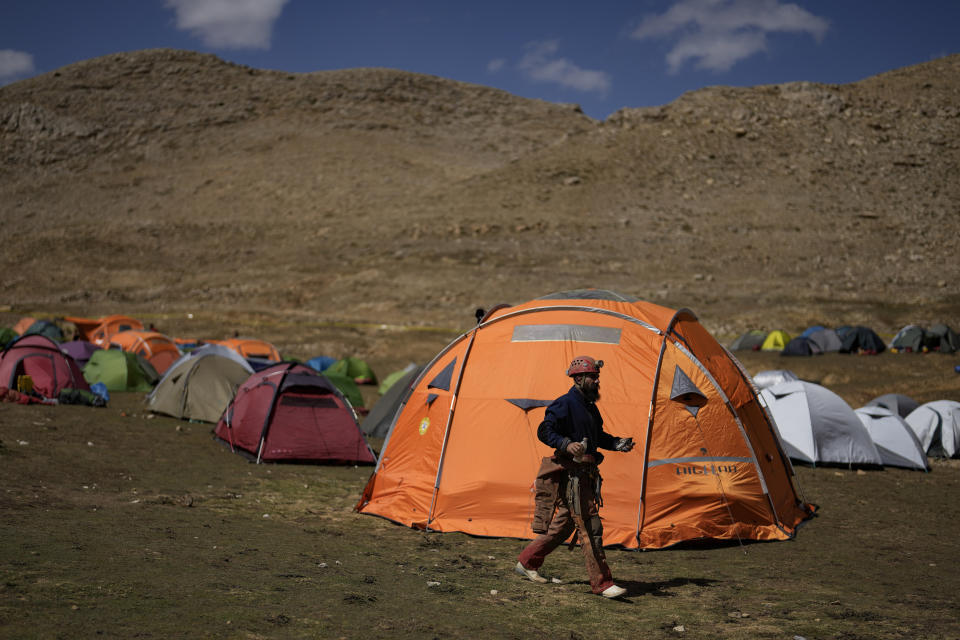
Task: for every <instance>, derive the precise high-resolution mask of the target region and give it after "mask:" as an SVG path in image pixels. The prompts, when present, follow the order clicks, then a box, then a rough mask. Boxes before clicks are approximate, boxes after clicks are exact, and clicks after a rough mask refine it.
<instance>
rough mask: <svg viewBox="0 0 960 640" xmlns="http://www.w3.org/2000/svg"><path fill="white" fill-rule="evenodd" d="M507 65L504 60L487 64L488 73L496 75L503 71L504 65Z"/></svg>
mask: <svg viewBox="0 0 960 640" xmlns="http://www.w3.org/2000/svg"><path fill="white" fill-rule="evenodd" d="M505 64H507V61H506V60H504V59H503V58H496V59H494V60H491V61H490V62H488V63H487V71H489V72H490V73H496V72H497V71H500V69H503V65H505Z"/></svg>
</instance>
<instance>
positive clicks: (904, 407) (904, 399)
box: [866, 393, 920, 418]
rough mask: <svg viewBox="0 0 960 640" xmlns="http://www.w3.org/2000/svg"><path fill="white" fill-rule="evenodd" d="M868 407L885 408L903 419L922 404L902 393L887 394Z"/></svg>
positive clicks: (871, 402)
mask: <svg viewBox="0 0 960 640" xmlns="http://www.w3.org/2000/svg"><path fill="white" fill-rule="evenodd" d="M866 406H868V407H885V408H887V409H889V410H890V411H892V412H893V413H895V414H897V415H898V416H900V417H901V418H906V417H907V416H908V415H910V414H911V413H912V412H913V410H914V409H916V408H917V407H919V406H920V403H919V402H917V401H916V400H914V399H913V398H911V397H909V396H905V395H903V394H902V393H885V394H884V395H882V396H877V397H876V398H874V399H873V400H871V401H870V402H868V403H867V404H866Z"/></svg>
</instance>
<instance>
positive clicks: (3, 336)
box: [0, 327, 20, 349]
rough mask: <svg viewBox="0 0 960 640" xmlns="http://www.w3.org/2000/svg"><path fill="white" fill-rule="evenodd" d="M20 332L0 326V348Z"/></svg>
mask: <svg viewBox="0 0 960 640" xmlns="http://www.w3.org/2000/svg"><path fill="white" fill-rule="evenodd" d="M19 335H20V334H18V333H17V332H16V331H14V330H13V329H11V328H9V327H3V328H0V349H3V348H4V347H6V346H7V345H8V344H10V343H11V342H12V341H13V340H15V339H16V338H17V337H18V336H19Z"/></svg>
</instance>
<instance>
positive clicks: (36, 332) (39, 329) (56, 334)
mask: <svg viewBox="0 0 960 640" xmlns="http://www.w3.org/2000/svg"><path fill="white" fill-rule="evenodd" d="M23 335H25V336H46V337H48V338H50V339H51V340H53V341H54V342H63V331H61V330H60V327H58V326H57V324H56V323H55V322H54V321H53V320H37V321H36V322H34V323H33V324H32V325H30V326H29V327H27V330H26V331H24V332H23Z"/></svg>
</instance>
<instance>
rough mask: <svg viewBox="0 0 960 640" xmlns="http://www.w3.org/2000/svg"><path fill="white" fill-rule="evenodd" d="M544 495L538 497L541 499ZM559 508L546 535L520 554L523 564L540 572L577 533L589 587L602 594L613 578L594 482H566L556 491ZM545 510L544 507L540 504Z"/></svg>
mask: <svg viewBox="0 0 960 640" xmlns="http://www.w3.org/2000/svg"><path fill="white" fill-rule="evenodd" d="M540 498H541V495H540V494H539V493H538V494H537V499H538V500H539V499H540ZM555 500H556V502H555V504H554V505H553V507H554V508H555V509H556V511H555V512H554V515H553V519H552V520H551V521H550V526H549V528H548V529H547V532H546V533H542V534H540V535H539V536H537V537H536V538H535V539H534V540H533V542H531V543H530V544H528V545H527V546H526V547H525V548H524V549H523V551H522V552H521V553H520V557H519V558H518V559H519V561H520V564H522V565H523V566H524V567H525V568H527V569H539V568H540V567H541V566H543V561H544V560H545V559H546V557H547V556H548V555H549V554H550V552H551V551H553V550H554V549H556V548H557V547H559V546H560V545H561V544H563V543H564V542H565V541H566V540H567V539H568V538H569V537H570V534H572V533H573V532H574V530H576V531H577V533H578V534H579V538H580V544H581V547H582V549H583V560H584V564H585V565H586V567H587V575H588V576H589V577H590V588H591V589H592V590H593V592H594V593H601V592H603V591H604V590H605V589H607V588H608V587H612V586H613V577H612V576H611V575H610V567H609V566H608V565H607V557H606V554H605V553H604V552H603V543H602V538H603V523H602V522H601V521H600V514H599V511H598V509H597V499H596V496H595V495H594V492H593V483H592V482H590V481H589V480H588V479H587V478H586V477H581V479H580V482H575V481H574V480H572V479H565V480H564V482H563V484H562V486H561V487H560V490H559V491H558V492H557V495H556V498H555ZM537 507H538V508H542V507H543V505H537Z"/></svg>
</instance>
